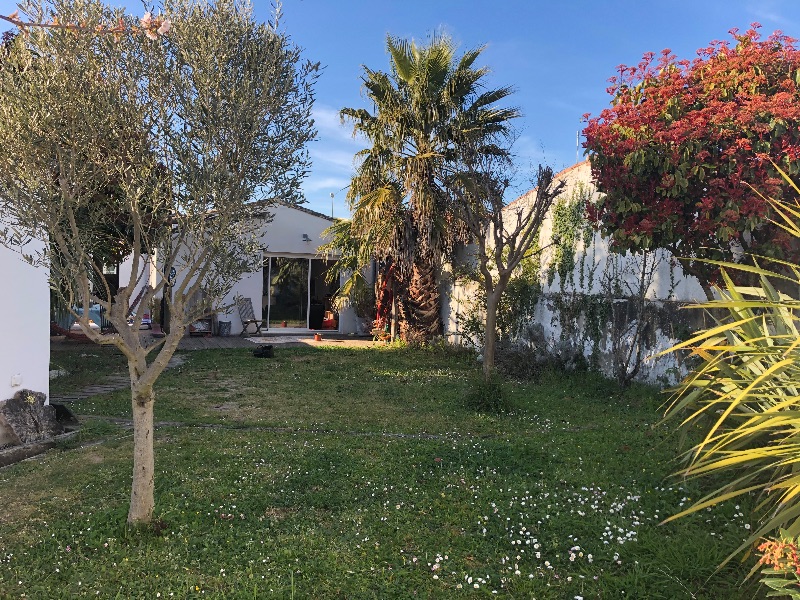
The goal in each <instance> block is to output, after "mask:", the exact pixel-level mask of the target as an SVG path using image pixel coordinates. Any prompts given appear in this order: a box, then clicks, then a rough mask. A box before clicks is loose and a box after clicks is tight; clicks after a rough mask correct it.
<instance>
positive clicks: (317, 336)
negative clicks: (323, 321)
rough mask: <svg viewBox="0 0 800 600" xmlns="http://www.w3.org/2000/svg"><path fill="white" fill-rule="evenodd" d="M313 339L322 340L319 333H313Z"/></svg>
mask: <svg viewBox="0 0 800 600" xmlns="http://www.w3.org/2000/svg"><path fill="white" fill-rule="evenodd" d="M314 341H315V342H321V341H322V334H321V333H315V334H314Z"/></svg>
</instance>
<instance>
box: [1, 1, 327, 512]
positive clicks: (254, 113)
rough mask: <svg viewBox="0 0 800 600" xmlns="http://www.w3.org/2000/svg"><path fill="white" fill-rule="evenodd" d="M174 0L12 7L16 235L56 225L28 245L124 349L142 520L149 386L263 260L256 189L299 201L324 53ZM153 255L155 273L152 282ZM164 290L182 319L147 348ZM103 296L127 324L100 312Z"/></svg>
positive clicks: (4, 122)
mask: <svg viewBox="0 0 800 600" xmlns="http://www.w3.org/2000/svg"><path fill="white" fill-rule="evenodd" d="M164 11H165V16H163V17H158V18H155V17H153V16H152V15H150V13H148V14H147V15H145V17H144V18H143V19H141V20H135V19H132V18H131V17H129V16H126V15H124V14H123V13H122V12H121V11H119V10H113V9H110V8H107V7H105V6H104V5H103V4H101V3H100V2H96V1H94V0H52V1H48V0H45V1H44V2H41V3H40V2H37V1H34V2H32V3H30V4H27V5H26V9H25V18H24V19H22V18H20V17H18V15H16V14H15V15H11V16H10V17H6V20H11V21H12V22H14V23H15V24H17V26H18V27H19V28H20V29H21V30H22V31H23V32H24V35H20V36H17V38H16V39H15V40H14V41H13V43H11V44H10V46H9V53H8V56H7V58H6V62H5V65H6V66H5V67H4V68H3V69H2V70H0V130H2V131H3V132H4V134H3V135H4V137H3V143H2V144H1V145H0V207H1V208H2V214H3V217H4V220H5V224H6V227H5V229H4V235H3V236H2V240H3V241H4V242H5V243H6V244H9V243H10V242H11V241H12V238H13V237H15V235H16V234H18V233H19V232H20V231H25V232H29V233H30V234H32V235H34V236H36V237H38V238H39V239H42V240H44V241H46V242H47V246H48V250H46V251H44V252H43V253H41V254H40V255H37V256H30V257H28V258H29V259H30V260H31V261H32V262H37V263H41V264H45V265H47V266H49V268H50V272H51V280H52V282H53V288H54V290H55V291H56V293H57V294H59V295H61V296H62V300H63V302H64V303H65V305H66V306H68V307H70V310H72V307H73V306H80V307H82V308H83V310H82V314H79V311H74V310H73V316H74V317H75V318H76V319H77V320H78V322H79V323H80V324H81V325H82V327H83V329H84V331H85V332H86V334H87V335H88V336H89V337H90V338H91V339H92V340H93V341H95V342H97V343H101V344H113V345H115V346H116V347H117V348H119V349H120V351H122V353H123V354H124V355H125V356H126V358H127V360H128V368H129V373H130V378H131V400H132V402H131V403H132V412H133V422H134V441H133V443H134V457H133V483H132V489H131V504H130V511H129V513H128V522H129V523H147V522H149V521H150V520H151V518H152V515H153V509H154V498H153V491H154V457H153V433H154V432H153V406H154V403H155V394H154V391H153V385H154V383H155V381H156V379H157V378H158V376H159V375H160V374H161V372H162V371H163V370H164V368H165V367H166V365H167V362H168V361H169V359H170V357H171V356H172V354H173V353H174V352H175V349H176V348H177V346H178V343H179V341H180V339H181V337H182V336H183V335H184V332H185V331H186V328H187V326H188V324H189V323H191V322H192V321H193V320H195V319H196V318H197V317H198V316H200V315H201V314H205V313H207V312H209V311H210V310H213V309H216V308H219V307H220V304H221V302H222V300H223V298H224V297H225V296H226V294H227V293H228V292H229V291H230V289H231V287H232V285H233V284H234V283H235V282H236V281H237V280H238V279H239V278H240V276H241V274H242V273H244V272H247V271H249V270H253V268H255V267H256V266H258V264H257V258H258V255H256V254H255V253H254V251H255V250H257V246H256V245H255V232H256V229H257V227H258V226H259V224H260V222H259V221H258V220H257V218H256V217H258V216H264V214H265V210H266V209H265V206H264V204H263V203H254V202H253V200H255V199H258V198H259V197H266V198H280V199H282V200H289V201H292V200H296V199H299V184H300V181H301V179H302V177H303V176H304V174H305V172H306V168H307V166H308V154H307V151H306V150H305V144H306V142H308V141H309V140H310V139H312V138H313V136H314V130H313V122H312V121H311V119H310V110H311V104H312V101H313V96H312V92H311V84H312V83H313V81H314V79H315V77H316V75H315V72H316V69H317V67H316V65H313V64H310V63H304V62H303V61H301V57H300V52H299V50H298V49H297V48H296V47H295V46H293V45H292V44H291V42H290V41H289V39H288V38H287V36H286V35H285V34H284V33H282V32H280V31H279V30H278V29H277V25H273V24H269V25H263V24H258V23H256V22H254V20H253V17H252V13H251V10H250V8H249V6H248V5H246V4H245V3H244V2H240V1H239V0H220V1H219V2H217V3H214V4H210V3H207V2H205V1H204V0H199V1H197V0H168V1H167V2H166V4H165V6H164ZM276 22H277V19H276ZM109 190H113V193H109ZM126 244H127V247H128V248H130V251H131V262H132V270H131V275H130V278H129V280H128V281H127V282H124V283H125V284H126V285H124V286H122V287H120V288H119V290H118V291H117V292H116V293H113V290H111V289H109V287H108V285H107V284H106V283H105V279H104V278H103V277H102V274H103V259H104V258H105V257H107V256H108V253H107V249H108V248H109V246H111V247H115V246H126ZM148 269H155V270H156V271H157V272H158V281H157V283H156V284H155V285H154V286H149V285H145V286H144V287H143V286H142V284H143V283H144V281H143V278H144V276H145V275H144V274H145V273H146V272H147V270H148ZM173 269H174V271H173ZM171 272H174V273H175V277H174V279H173V278H172V277H170V273H171ZM93 282H95V283H96V284H95V285H93ZM168 282H171V283H173V284H174V287H173V288H172V289H171V290H170V292H171V293H166V289H167V284H168ZM121 283H122V282H121ZM98 286H99V287H98ZM137 287H138V288H139V289H143V291H142V292H141V294H140V296H139V297H138V298H134V297H133V295H134V293H135V290H136V289H137ZM161 294H165V296H166V299H167V304H168V306H169V309H170V310H169V314H170V320H169V325H170V330H169V334H168V335H167V336H166V337H165V338H163V339H162V340H160V341H159V342H158V345H160V348H158V347H156V348H153V347H147V346H145V344H144V342H143V340H142V339H141V338H140V335H139V333H138V329H139V326H140V325H141V322H142V318H143V316H144V313H145V311H146V309H147V306H149V304H150V303H151V302H152V301H153V299H154V298H155V297H156V295H161ZM137 300H138V304H137ZM93 303H98V304H100V306H101V307H103V308H104V309H105V310H106V313H107V315H108V318H109V320H110V321H111V323H112V324H113V326H114V327H115V328H116V333H114V334H112V335H100V334H98V333H96V332H94V331H92V330H91V329H90V328H89V322H88V321H89V311H88V309H89V306H90V304H93ZM134 307H135V308H134ZM131 315H132V317H133V323H132V325H130V326H129V325H128V319H129V316H131ZM153 350H158V352H157V354H154V355H150V358H148V355H149V353H150V352H151V351H153Z"/></svg>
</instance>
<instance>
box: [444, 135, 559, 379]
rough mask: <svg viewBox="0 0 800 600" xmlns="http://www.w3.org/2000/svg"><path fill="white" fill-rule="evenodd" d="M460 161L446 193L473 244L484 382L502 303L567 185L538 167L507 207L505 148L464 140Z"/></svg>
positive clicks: (509, 166) (491, 368)
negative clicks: (532, 181)
mask: <svg viewBox="0 0 800 600" xmlns="http://www.w3.org/2000/svg"><path fill="white" fill-rule="evenodd" d="M461 157H462V158H461V161H460V162H459V164H458V169H457V170H456V171H455V172H454V173H453V174H452V175H450V177H449V178H448V188H449V190H450V193H451V194H452V195H453V197H454V199H455V200H456V201H455V202H454V206H455V207H456V214H457V215H458V218H459V219H460V221H461V222H462V223H463V224H464V225H465V226H466V228H467V230H468V231H469V233H470V236H471V240H472V258H473V259H474V261H475V272H474V273H473V274H472V278H473V279H474V280H475V281H476V282H477V283H478V285H479V286H480V289H481V296H482V298H483V300H484V302H483V304H484V306H483V311H484V335H483V340H484V344H483V375H484V378H485V379H487V380H488V379H489V378H491V376H492V374H493V373H494V368H495V350H496V347H497V314H498V307H499V306H500V301H501V300H502V298H503V294H504V293H505V291H506V289H507V288H508V285H509V283H510V282H511V279H512V277H513V276H514V273H515V271H516V270H517V269H518V267H519V266H520V264H521V263H522V262H523V260H524V259H525V258H527V257H529V256H531V255H532V254H533V253H534V252H536V251H537V248H536V246H537V241H538V239H539V232H540V230H541V228H542V224H543V223H544V220H545V218H546V217H547V214H548V211H549V210H550V207H551V206H552V204H553V201H554V200H555V198H556V197H557V196H558V195H559V194H560V193H561V192H562V190H563V189H564V185H565V183H564V182H563V181H558V182H557V181H555V179H554V175H553V170H552V169H551V168H550V167H545V166H541V165H540V166H539V168H538V170H537V172H536V175H535V188H534V189H533V190H531V191H530V192H528V193H527V194H525V195H524V196H522V197H521V198H518V199H517V200H515V201H514V202H511V203H509V202H508V200H507V198H506V191H507V190H508V188H509V185H510V180H511V169H512V160H511V154H510V151H509V150H508V149H507V148H504V147H501V146H498V145H496V144H493V143H490V144H484V143H481V140H475V139H468V140H465V141H464V143H462V148H461Z"/></svg>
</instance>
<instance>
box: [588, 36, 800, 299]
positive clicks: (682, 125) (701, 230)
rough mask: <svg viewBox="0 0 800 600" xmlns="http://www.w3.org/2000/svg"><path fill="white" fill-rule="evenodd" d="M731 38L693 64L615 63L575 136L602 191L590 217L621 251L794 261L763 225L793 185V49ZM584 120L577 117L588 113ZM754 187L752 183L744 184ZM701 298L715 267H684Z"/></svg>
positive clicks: (790, 43)
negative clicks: (595, 109) (773, 203)
mask: <svg viewBox="0 0 800 600" xmlns="http://www.w3.org/2000/svg"><path fill="white" fill-rule="evenodd" d="M751 27H752V28H751V29H749V30H748V31H747V32H746V33H744V34H742V35H740V34H739V33H738V31H737V30H736V29H733V30H731V35H732V36H733V42H734V43H728V42H720V41H714V42H711V44H710V45H709V46H708V47H707V48H703V49H701V50H698V53H697V54H698V58H695V59H694V60H692V61H689V60H678V59H677V58H676V57H675V56H674V55H673V54H672V53H671V51H670V50H664V51H663V52H662V53H661V56H660V58H658V59H656V56H655V55H654V54H653V53H648V54H645V55H644V57H643V59H642V61H641V62H640V63H639V64H638V65H637V66H635V67H626V66H620V67H619V76H618V77H614V78H612V79H611V80H610V81H611V86H610V87H609V88H608V92H609V93H610V94H611V95H612V96H613V101H612V106H611V107H610V108H607V109H605V110H604V111H603V112H602V113H601V114H600V116H599V117H595V118H592V119H590V120H589V121H588V125H587V127H586V128H585V129H584V132H583V133H584V135H585V136H586V143H585V147H586V148H587V150H588V151H589V159H590V161H591V165H592V174H593V176H594V178H595V180H596V183H597V188H598V190H599V191H600V192H603V193H604V196H602V198H601V199H600V201H599V202H598V203H597V204H596V205H595V206H593V207H592V209H591V214H590V217H591V218H592V219H593V220H594V222H595V224H596V225H597V226H598V227H599V228H600V229H601V230H602V231H603V233H605V234H606V235H608V236H610V238H611V243H612V248H613V249H614V250H618V251H626V250H631V251H637V250H642V249H654V248H665V249H667V250H669V251H670V252H672V253H673V254H674V255H676V256H679V257H684V258H687V259H712V260H715V259H720V260H732V259H733V260H735V259H736V258H737V255H738V254H740V253H741V251H742V250H743V249H744V250H746V251H748V252H752V253H754V254H759V255H763V256H770V257H776V258H784V259H789V260H796V259H797V258H798V256H799V255H800V253H798V250H799V249H798V248H796V247H793V246H792V244H791V242H790V239H789V237H788V236H786V235H784V233H783V232H782V231H781V230H780V229H779V228H777V227H775V226H774V225H772V224H771V223H769V222H768V221H767V218H768V216H769V209H768V204H767V203H766V201H765V200H764V199H763V198H762V197H761V196H760V195H759V194H758V193H756V192H754V191H753V188H755V189H757V190H758V192H760V193H761V194H764V196H772V197H774V198H777V199H780V198H783V197H784V196H786V195H787V193H788V191H789V189H790V188H789V185H788V184H787V182H785V181H784V180H782V179H781V177H780V176H779V175H778V173H777V171H776V170H775V168H774V166H773V164H772V162H773V161H774V162H775V163H777V164H779V165H780V166H781V167H782V168H783V169H784V170H785V171H786V172H787V173H788V174H789V175H790V176H791V177H792V178H794V179H795V181H799V180H800V51H798V50H797V49H795V46H794V42H795V40H793V39H792V38H789V37H786V36H784V35H782V34H781V33H780V32H776V33H774V34H772V35H771V36H769V37H768V38H766V39H761V37H760V36H759V34H758V32H757V30H758V28H759V27H760V25H759V24H758V23H754V24H753V25H752V26H751ZM588 116H589V115H586V117H587V118H588ZM751 186H752V188H751ZM684 270H685V272H687V273H690V274H693V275H695V276H697V277H698V278H699V280H700V282H701V284H703V286H704V287H705V289H706V292H707V293H708V291H709V287H708V286H709V283H710V282H712V281H713V279H714V275H715V272H716V268H715V266H714V265H713V264H709V263H704V262H700V261H698V260H689V261H688V262H686V263H685V265H684Z"/></svg>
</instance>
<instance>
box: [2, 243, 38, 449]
mask: <svg viewBox="0 0 800 600" xmlns="http://www.w3.org/2000/svg"><path fill="white" fill-rule="evenodd" d="M29 243H30V244H37V243H39V242H36V241H32V242H29ZM0 274H2V279H3V281H5V282H7V284H8V288H7V289H6V291H5V292H4V293H3V294H0V314H2V315H3V341H2V342H0V402H2V401H5V400H9V399H11V398H12V397H13V396H14V394H16V393H17V392H18V391H20V390H22V389H27V390H31V391H34V392H41V393H43V394H44V395H45V396H48V397H49V394H50V379H49V375H50V318H49V317H50V288H49V285H48V282H47V270H46V269H44V268H37V267H33V266H31V265H30V264H28V263H27V262H25V261H24V260H22V258H21V256H20V255H19V254H18V253H16V252H13V251H12V250H9V249H8V248H5V247H4V246H0ZM6 443H8V440H5V439H4V433H3V429H2V428H0V446H2V445H3V444H6Z"/></svg>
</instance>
